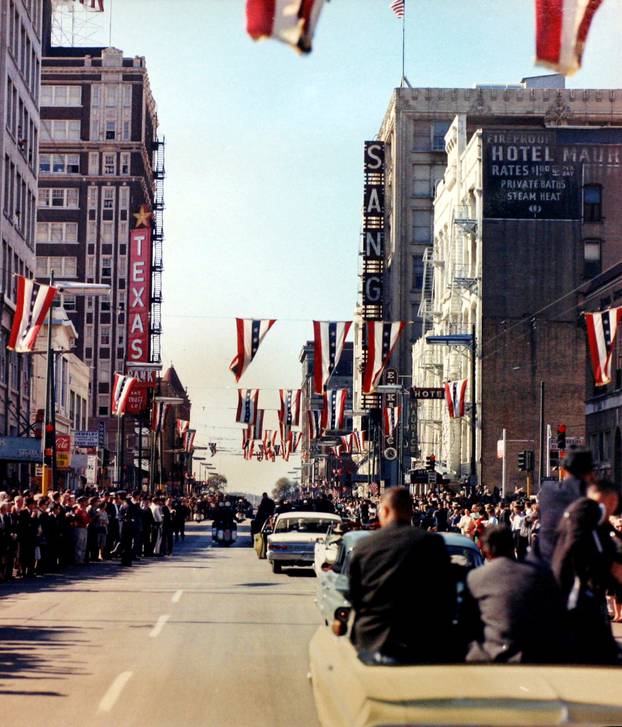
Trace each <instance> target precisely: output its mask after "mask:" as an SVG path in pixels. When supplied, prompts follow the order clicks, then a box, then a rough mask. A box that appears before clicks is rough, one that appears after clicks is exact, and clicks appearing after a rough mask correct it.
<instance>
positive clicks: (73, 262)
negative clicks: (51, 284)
mask: <svg viewBox="0 0 622 727" xmlns="http://www.w3.org/2000/svg"><path fill="white" fill-rule="evenodd" d="M52 271H54V276H55V277H57V278H60V277H63V278H76V277H77V276H78V258H77V257H60V256H47V255H37V277H40V278H49V277H50V275H51V274H52Z"/></svg>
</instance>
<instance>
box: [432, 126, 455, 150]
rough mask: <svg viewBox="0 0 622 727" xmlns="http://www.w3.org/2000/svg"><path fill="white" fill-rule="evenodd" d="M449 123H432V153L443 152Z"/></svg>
mask: <svg viewBox="0 0 622 727" xmlns="http://www.w3.org/2000/svg"><path fill="white" fill-rule="evenodd" d="M450 125H451V124H450V122H449V121H434V122H433V124H432V151H445V134H446V133H447V132H448V131H449V127H450Z"/></svg>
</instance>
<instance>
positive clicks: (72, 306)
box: [63, 294, 76, 311]
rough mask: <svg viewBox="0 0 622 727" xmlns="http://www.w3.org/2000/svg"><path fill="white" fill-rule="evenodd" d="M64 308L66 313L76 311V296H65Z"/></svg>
mask: <svg viewBox="0 0 622 727" xmlns="http://www.w3.org/2000/svg"><path fill="white" fill-rule="evenodd" d="M63 308H64V309H65V310H66V311H75V310H76V296H75V295H66V294H63Z"/></svg>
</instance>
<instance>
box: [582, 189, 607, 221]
mask: <svg viewBox="0 0 622 727" xmlns="http://www.w3.org/2000/svg"><path fill="white" fill-rule="evenodd" d="M602 219H603V188H602V187H601V186H600V184H586V185H585V187H583V222H602Z"/></svg>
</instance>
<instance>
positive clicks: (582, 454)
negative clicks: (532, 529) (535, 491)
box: [536, 449, 595, 565]
mask: <svg viewBox="0 0 622 727" xmlns="http://www.w3.org/2000/svg"><path fill="white" fill-rule="evenodd" d="M563 467H564V471H565V477H564V479H563V480H562V481H561V482H545V483H544V485H543V486H542V489H541V490H540V494H539V495H538V502H539V505H540V532H539V535H538V552H537V554H536V555H537V556H538V557H539V558H540V559H541V560H542V561H544V563H546V564H547V565H550V564H551V559H552V557H553V550H554V549H555V542H556V540H557V526H558V525H559V522H560V520H561V519H562V515H563V514H564V512H565V510H566V509H567V508H568V507H569V506H570V505H572V503H573V502H574V501H575V500H578V499H579V498H580V497H584V496H585V492H586V488H587V486H588V485H589V484H590V483H591V482H593V481H594V479H595V474H594V461H593V458H592V453H591V452H590V450H589V449H571V450H570V452H568V455H567V456H566V459H565V460H564V465H563Z"/></svg>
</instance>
